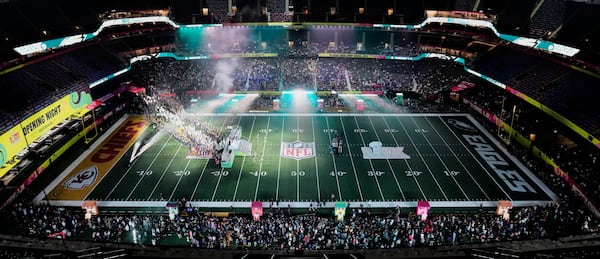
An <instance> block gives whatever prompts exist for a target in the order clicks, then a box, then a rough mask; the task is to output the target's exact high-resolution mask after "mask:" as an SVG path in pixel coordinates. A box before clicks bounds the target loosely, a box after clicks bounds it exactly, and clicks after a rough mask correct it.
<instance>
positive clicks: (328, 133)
mask: <svg viewBox="0 0 600 259" xmlns="http://www.w3.org/2000/svg"><path fill="white" fill-rule="evenodd" d="M325 123H327V136H329V144H330V145H331V127H329V118H328V117H325ZM313 134H314V133H313ZM331 161H333V170H335V172H334V173H333V175H334V176H335V182H336V183H337V189H338V197H339V200H340V201H341V200H342V190H341V189H340V181H339V179H338V174H337V172H338V170H337V164H336V162H335V156H334V155H333V154H331ZM361 199H362V198H361Z"/></svg>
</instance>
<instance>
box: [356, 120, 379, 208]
mask: <svg viewBox="0 0 600 259" xmlns="http://www.w3.org/2000/svg"><path fill="white" fill-rule="evenodd" d="M353 118H354V123H356V127H358V128H359V129H360V125H358V120H357V119H356V117H353ZM358 134H359V135H360V139H361V141H362V144H363V146H366V143H365V138H364V137H363V134H362V132H359V133H358ZM367 160H369V165H370V166H371V171H373V178H375V183H376V184H377V189H379V194H381V200H383V201H385V197H384V196H383V191H382V190H381V185H379V179H378V177H377V175H375V174H374V173H375V171H376V170H375V168H374V167H373V161H372V160H371V159H367Z"/></svg>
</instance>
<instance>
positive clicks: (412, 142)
mask: <svg viewBox="0 0 600 259" xmlns="http://www.w3.org/2000/svg"><path fill="white" fill-rule="evenodd" d="M396 120H397V121H398V123H400V126H401V127H402V130H404V133H406V136H407V137H408V140H410V143H411V144H412V145H413V146H414V147H415V151H417V154H419V157H420V158H421V161H423V164H424V165H425V167H426V168H427V171H429V174H430V175H431V177H433V181H434V182H435V184H436V185H437V187H438V188H439V189H440V191H441V192H442V195H444V198H445V199H446V200H448V196H446V193H445V192H444V189H442V186H440V183H438V181H437V179H436V178H435V176H434V175H433V172H431V168H429V165H427V162H426V161H425V158H423V155H422V154H421V152H419V148H418V147H417V145H415V142H414V141H413V140H412V138H411V137H410V134H408V131H407V130H406V127H404V124H403V123H402V122H401V121H400V119H399V118H398V117H396Z"/></svg>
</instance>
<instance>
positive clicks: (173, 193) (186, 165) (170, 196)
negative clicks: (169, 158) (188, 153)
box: [168, 159, 209, 201]
mask: <svg viewBox="0 0 600 259" xmlns="http://www.w3.org/2000/svg"><path fill="white" fill-rule="evenodd" d="M208 161H209V160H208V159H207V160H206V163H208ZM190 162H192V159H188V161H187V163H186V164H185V168H183V171H184V172H185V171H187V169H188V166H189V165H190ZM181 178H183V174H181V175H180V176H179V179H178V180H177V183H176V184H175V187H173V191H172V192H171V195H169V199H168V201H170V200H171V199H172V198H173V195H175V191H176V190H177V187H178V186H179V182H181Z"/></svg>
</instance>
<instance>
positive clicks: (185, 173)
mask: <svg viewBox="0 0 600 259" xmlns="http://www.w3.org/2000/svg"><path fill="white" fill-rule="evenodd" d="M173 174H174V175H175V176H179V177H182V176H188V175H190V171H188V170H186V171H175V172H173Z"/></svg>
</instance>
